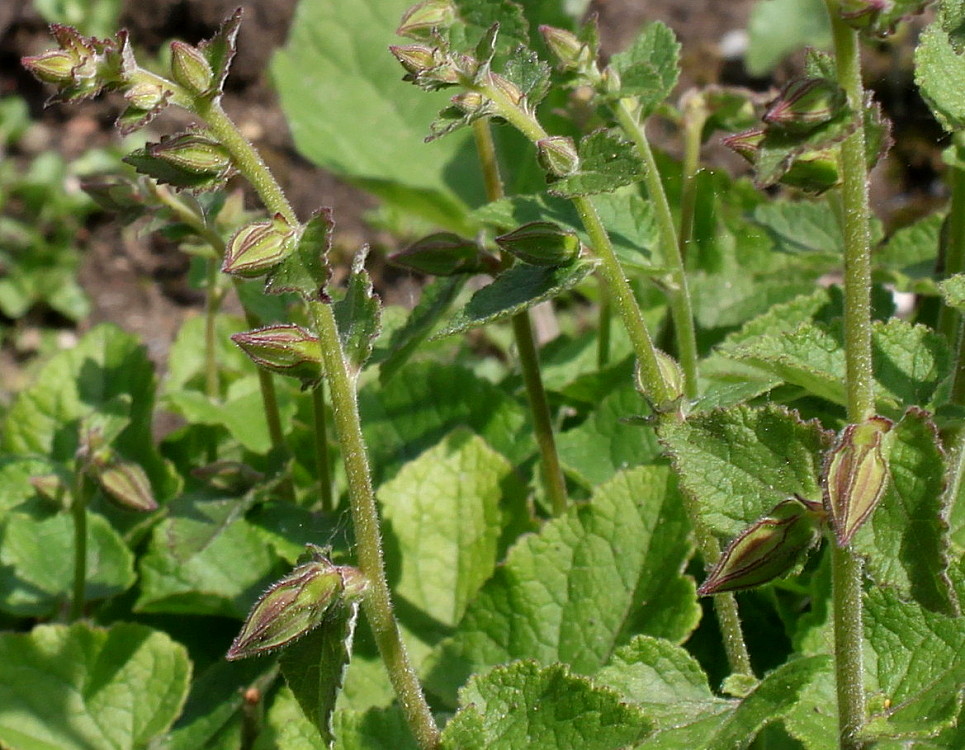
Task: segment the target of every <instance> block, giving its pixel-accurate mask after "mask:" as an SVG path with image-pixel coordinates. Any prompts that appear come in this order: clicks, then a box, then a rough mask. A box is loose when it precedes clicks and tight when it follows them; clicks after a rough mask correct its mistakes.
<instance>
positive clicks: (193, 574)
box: [135, 496, 276, 619]
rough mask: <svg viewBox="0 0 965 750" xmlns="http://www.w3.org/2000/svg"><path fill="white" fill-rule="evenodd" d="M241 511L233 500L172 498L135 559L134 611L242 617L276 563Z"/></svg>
mask: <svg viewBox="0 0 965 750" xmlns="http://www.w3.org/2000/svg"><path fill="white" fill-rule="evenodd" d="M245 510H246V505H245V504H244V503H241V502H239V501H238V500H236V499H225V500H205V499H199V498H195V497H191V496H184V497H181V498H178V499H177V500H174V501H172V502H171V503H170V504H169V505H168V511H169V512H168V517H167V518H165V519H164V520H163V521H162V522H161V523H160V524H158V525H157V526H156V527H155V528H154V532H153V534H152V536H151V542H150V545H149V547H148V550H147V553H146V554H145V555H144V556H143V557H142V558H141V560H140V573H141V592H140V596H139V597H138V600H137V603H136V605H135V609H136V610H138V611H141V612H171V613H175V614H218V615H226V616H229V617H237V618H239V619H244V617H245V616H246V615H247V614H248V610H249V608H250V607H251V604H252V602H254V600H255V598H256V597H257V596H258V594H259V593H261V590H262V588H263V586H264V584H265V583H266V578H267V577H268V575H269V574H270V573H271V572H272V568H273V566H274V565H275V562H276V558H275V556H274V555H273V554H272V553H271V551H270V550H269V549H268V548H267V547H266V545H265V544H264V542H263V541H262V539H261V537H260V535H259V534H258V532H257V531H256V530H255V529H254V528H252V527H251V525H250V524H249V523H248V522H247V521H245V520H244V518H243V516H244V512H245Z"/></svg>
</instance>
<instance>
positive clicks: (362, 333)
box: [333, 247, 382, 373]
mask: <svg viewBox="0 0 965 750" xmlns="http://www.w3.org/2000/svg"><path fill="white" fill-rule="evenodd" d="M367 256H368V247H365V248H363V249H362V250H360V251H359V252H358V253H357V254H356V256H355V259H354V260H353V261H352V271H351V273H350V274H349V277H348V286H347V288H346V289H345V294H344V295H343V296H342V297H341V299H339V300H338V301H337V302H335V303H334V305H333V313H334V314H335V322H336V323H337V324H338V336H339V339H340V340H341V342H342V351H343V352H344V353H345V357H346V359H347V360H348V364H349V367H350V369H351V370H353V371H354V372H356V373H358V372H359V371H360V370H361V369H362V367H363V366H364V365H365V363H366V362H367V361H368V358H369V356H370V355H371V354H372V347H373V346H374V344H375V338H376V336H378V335H379V329H380V328H381V317H382V316H381V313H382V304H381V302H380V301H379V297H378V295H377V294H375V292H373V291H372V279H371V277H370V276H369V274H368V271H366V270H365V258H366V257H367Z"/></svg>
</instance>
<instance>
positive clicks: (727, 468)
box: [659, 404, 831, 539]
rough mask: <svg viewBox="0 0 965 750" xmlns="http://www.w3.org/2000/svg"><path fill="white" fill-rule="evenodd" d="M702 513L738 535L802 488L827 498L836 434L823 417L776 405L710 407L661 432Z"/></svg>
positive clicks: (712, 525) (714, 526)
mask: <svg viewBox="0 0 965 750" xmlns="http://www.w3.org/2000/svg"><path fill="white" fill-rule="evenodd" d="M659 435H660V439H661V440H662V441H663V442H664V444H665V446H666V448H667V451H668V452H669V454H670V457H671V460H672V461H673V463H674V465H675V467H676V469H677V471H678V472H679V474H680V481H681V485H682V487H683V488H684V490H686V491H687V492H688V494H689V495H690V496H691V498H692V499H693V501H694V505H695V507H696V509H697V515H698V516H699V517H700V519H701V520H702V521H703V523H704V524H706V526H707V527H708V528H709V529H710V530H711V531H713V532H714V533H715V534H717V535H718V536H721V537H724V538H727V539H730V538H732V537H735V536H737V534H739V533H740V532H741V531H742V530H743V529H744V527H746V526H747V525H749V524H751V523H753V522H754V521H756V520H757V519H758V518H760V517H761V516H763V515H764V514H765V513H767V511H769V510H770V509H771V508H773V507H774V506H775V505H777V504H778V503H779V502H781V501H782V500H785V499H787V498H788V497H790V496H791V495H793V494H795V493H797V494H799V495H801V496H802V497H804V498H806V499H810V500H817V499H819V498H820V497H821V485H820V475H821V462H822V456H823V454H824V451H825V450H826V449H827V447H828V446H829V445H830V437H831V436H830V435H829V434H828V433H826V432H825V431H824V430H822V429H821V427H820V425H819V424H817V422H814V421H812V422H804V421H802V420H801V418H800V417H799V416H798V415H797V413H796V412H792V411H788V410H787V409H784V408H782V407H780V406H776V405H773V404H769V405H767V406H764V407H762V408H751V407H748V406H738V407H733V408H730V409H726V410H717V411H710V412H703V413H700V414H696V415H693V416H691V417H690V418H689V419H688V420H687V421H686V422H676V423H669V422H668V423H666V424H664V425H662V427H661V429H660V431H659Z"/></svg>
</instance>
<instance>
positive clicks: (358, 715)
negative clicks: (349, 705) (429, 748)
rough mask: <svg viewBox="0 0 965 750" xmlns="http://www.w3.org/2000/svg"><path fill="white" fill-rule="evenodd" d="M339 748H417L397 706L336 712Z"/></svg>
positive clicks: (337, 747) (406, 749) (336, 744)
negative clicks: (363, 710)
mask: <svg viewBox="0 0 965 750" xmlns="http://www.w3.org/2000/svg"><path fill="white" fill-rule="evenodd" d="M334 727H335V747H336V750H384V748H387V747H391V748H393V749H394V750H418V748H419V746H418V745H417V744H416V742H415V739H414V738H413V737H412V732H411V731H409V727H408V725H407V724H406V722H405V717H404V716H403V715H402V711H401V710H399V708H398V706H393V707H391V708H387V709H383V708H371V709H369V710H368V711H365V712H361V711H348V710H342V709H340V710H338V711H336V712H335V719H334Z"/></svg>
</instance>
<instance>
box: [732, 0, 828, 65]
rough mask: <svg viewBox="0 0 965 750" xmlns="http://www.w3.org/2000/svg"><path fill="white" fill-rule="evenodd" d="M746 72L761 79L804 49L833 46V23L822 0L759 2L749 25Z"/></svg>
mask: <svg viewBox="0 0 965 750" xmlns="http://www.w3.org/2000/svg"><path fill="white" fill-rule="evenodd" d="M747 32H748V35H749V37H750V38H749V42H748V48H747V56H746V63H745V64H746V65H747V71H748V72H749V73H750V74H751V75H754V76H762V75H764V74H766V73H769V72H770V71H771V70H773V69H774V68H775V67H776V66H777V64H778V63H779V62H781V60H783V59H784V57H785V56H786V55H787V54H788V53H790V52H794V51H796V50H799V49H801V48H803V47H805V46H814V47H818V48H823V49H827V48H829V47H830V46H831V24H830V22H829V21H828V14H827V12H826V11H825V8H824V3H823V2H821V0H769V2H763V3H757V4H756V5H755V6H754V8H753V10H752V11H751V15H750V20H749V22H748V24H747Z"/></svg>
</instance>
